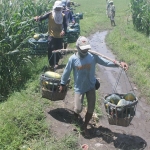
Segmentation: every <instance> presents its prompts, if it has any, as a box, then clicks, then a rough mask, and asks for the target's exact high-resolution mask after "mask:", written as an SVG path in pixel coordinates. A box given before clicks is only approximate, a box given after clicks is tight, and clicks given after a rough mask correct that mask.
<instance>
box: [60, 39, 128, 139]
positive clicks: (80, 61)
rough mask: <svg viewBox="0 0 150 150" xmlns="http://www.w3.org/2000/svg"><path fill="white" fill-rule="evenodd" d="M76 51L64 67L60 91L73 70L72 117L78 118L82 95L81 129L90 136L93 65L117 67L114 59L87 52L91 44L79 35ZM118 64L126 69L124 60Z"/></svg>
mask: <svg viewBox="0 0 150 150" xmlns="http://www.w3.org/2000/svg"><path fill="white" fill-rule="evenodd" d="M76 47H77V52H76V53H75V54H73V55H72V56H71V57H70V58H69V61H68V63H67V65H66V67H65V69H64V72H63V75H62V78H61V85H60V89H59V90H60V92H63V91H64V89H65V88H64V87H65V85H66V83H67V81H68V78H69V76H70V73H71V71H72V70H73V76H74V92H75V96H74V118H75V119H76V120H77V119H78V118H79V113H81V111H82V106H83V99H84V95H86V98H87V112H86V115H85V121H84V124H83V126H82V131H83V133H84V134H85V136H88V137H89V136H90V134H89V133H88V130H87V125H88V123H89V121H90V119H91V118H92V115H93V112H94V108H95V101H96V95H95V90H96V88H95V85H96V77H95V65H96V64H97V63H98V64H100V65H103V66H106V67H118V65H116V63H115V61H114V62H111V61H109V60H106V59H105V58H102V57H100V56H98V55H96V54H92V53H90V52H88V50H90V49H91V46H90V44H89V42H88V39H87V38H86V37H83V36H80V37H79V38H78V40H77V42H76ZM120 66H121V67H122V68H123V69H124V70H127V69H128V65H127V64H126V63H125V62H121V63H120Z"/></svg>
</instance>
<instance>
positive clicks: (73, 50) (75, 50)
mask: <svg viewBox="0 0 150 150" xmlns="http://www.w3.org/2000/svg"><path fill="white" fill-rule="evenodd" d="M58 52H77V49H59V50H54V51H52V53H58ZM88 52H90V53H92V54H95V55H98V56H101V57H103V58H105V59H107V60H109V61H111V62H113V63H115V64H116V65H118V66H120V67H122V66H121V64H120V63H119V62H118V61H116V60H114V59H111V58H109V57H107V56H105V55H102V54H101V53H98V52H95V51H93V50H88Z"/></svg>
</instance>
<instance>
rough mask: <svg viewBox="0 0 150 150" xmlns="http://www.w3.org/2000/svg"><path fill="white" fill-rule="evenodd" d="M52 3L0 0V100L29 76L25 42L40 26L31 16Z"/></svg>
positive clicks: (28, 60)
mask: <svg viewBox="0 0 150 150" xmlns="http://www.w3.org/2000/svg"><path fill="white" fill-rule="evenodd" d="M52 4H53V3H52V1H45V3H44V2H43V1H40V0H34V1H33V0H26V1H24V0H9V1H8V0H0V31H1V34H0V91H1V92H0V101H2V99H1V97H5V96H7V95H9V94H10V93H11V92H12V91H13V90H15V89H19V87H20V86H22V85H23V83H24V82H25V81H26V80H27V79H28V78H29V77H30V76H31V74H32V73H31V70H32V68H31V67H32V65H31V59H30V58H29V57H28V55H29V53H28V42H27V41H28V39H29V37H31V36H33V34H34V33H35V32H36V31H37V30H38V29H39V25H38V24H37V23H35V22H34V20H33V17H34V16H36V15H41V14H43V13H44V12H45V11H49V10H50V8H51V6H52ZM32 61H33V60H32Z"/></svg>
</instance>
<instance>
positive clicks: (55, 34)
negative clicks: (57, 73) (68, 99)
mask: <svg viewBox="0 0 150 150" xmlns="http://www.w3.org/2000/svg"><path fill="white" fill-rule="evenodd" d="M62 10H63V6H62V2H61V1H55V3H54V6H53V9H52V11H50V12H48V13H46V14H44V15H43V16H36V17H34V19H35V21H42V20H46V19H48V34H49V37H48V61H49V65H50V67H51V68H54V69H56V68H57V67H58V62H59V59H60V58H61V53H55V54H56V59H55V57H54V54H52V51H53V50H58V49H62V48H63V36H64V35H65V33H66V30H67V22H66V17H65V14H63V13H62Z"/></svg>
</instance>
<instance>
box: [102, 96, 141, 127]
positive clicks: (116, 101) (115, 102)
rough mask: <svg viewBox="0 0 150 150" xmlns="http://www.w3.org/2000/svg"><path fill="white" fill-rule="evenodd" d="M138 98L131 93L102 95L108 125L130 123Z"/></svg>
mask: <svg viewBox="0 0 150 150" xmlns="http://www.w3.org/2000/svg"><path fill="white" fill-rule="evenodd" d="M137 103H138V99H137V97H136V96H135V94H133V93H126V94H118V93H113V94H108V95H106V96H105V97H104V106H105V110H106V113H107V117H108V122H109V124H110V125H117V126H124V127H127V126H129V125H130V123H131V121H132V119H133V117H134V116H135V112H136V106H137Z"/></svg>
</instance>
